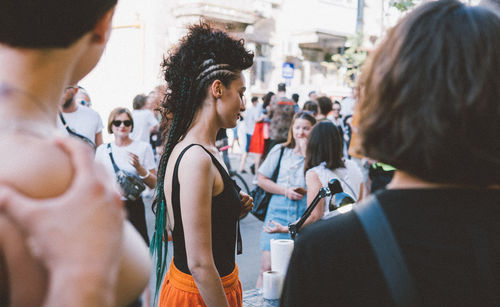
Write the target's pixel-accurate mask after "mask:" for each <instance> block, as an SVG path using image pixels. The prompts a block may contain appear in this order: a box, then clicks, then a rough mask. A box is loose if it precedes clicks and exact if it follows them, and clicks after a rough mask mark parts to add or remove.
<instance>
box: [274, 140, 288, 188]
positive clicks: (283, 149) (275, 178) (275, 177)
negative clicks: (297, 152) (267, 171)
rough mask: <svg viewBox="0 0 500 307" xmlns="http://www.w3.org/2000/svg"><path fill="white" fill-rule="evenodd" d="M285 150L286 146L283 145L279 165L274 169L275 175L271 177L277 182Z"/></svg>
mask: <svg viewBox="0 0 500 307" xmlns="http://www.w3.org/2000/svg"><path fill="white" fill-rule="evenodd" d="M283 152H285V147H283V146H282V147H281V152H280V158H279V159H278V165H277V166H276V168H275V169H274V172H273V176H272V177H271V180H272V181H274V182H276V181H277V180H278V175H279V173H280V166H281V158H282V157H283Z"/></svg>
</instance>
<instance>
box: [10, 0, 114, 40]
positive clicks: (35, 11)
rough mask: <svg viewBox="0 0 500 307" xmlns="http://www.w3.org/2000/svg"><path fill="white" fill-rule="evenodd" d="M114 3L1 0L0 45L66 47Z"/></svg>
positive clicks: (110, 1)
mask: <svg viewBox="0 0 500 307" xmlns="http://www.w3.org/2000/svg"><path fill="white" fill-rule="evenodd" d="M116 3H117V0H87V1H71V2H68V1H64V0H46V1H30V0H16V5H12V4H11V1H2V3H1V4H0V28H1V29H2V31H0V42H1V43H4V44H7V45H9V46H12V47H20V48H60V47H69V46H70V45H71V44H73V43H74V42H76V41H77V40H78V39H79V38H80V37H81V36H83V35H84V34H85V33H87V32H88V31H90V30H91V29H92V28H93V27H94V26H95V24H96V23H97V21H98V20H99V19H100V18H101V17H102V16H103V15H104V14H105V13H106V12H108V11H109V10H110V9H111V8H112V7H114V6H115V4H116Z"/></svg>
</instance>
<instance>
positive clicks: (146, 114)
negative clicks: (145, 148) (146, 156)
mask: <svg viewBox="0 0 500 307" xmlns="http://www.w3.org/2000/svg"><path fill="white" fill-rule="evenodd" d="M132 118H133V119H134V130H133V131H132V132H131V133H130V137H131V138H132V139H134V140H138V141H143V142H147V143H149V134H150V133H149V131H150V129H151V128H153V127H154V126H156V125H158V120H157V119H156V117H155V115H154V113H153V112H151V110H147V109H145V110H133V111H132Z"/></svg>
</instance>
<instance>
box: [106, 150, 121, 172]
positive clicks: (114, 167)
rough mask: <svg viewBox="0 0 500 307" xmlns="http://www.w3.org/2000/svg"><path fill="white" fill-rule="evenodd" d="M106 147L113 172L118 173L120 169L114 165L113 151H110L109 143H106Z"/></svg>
mask: <svg viewBox="0 0 500 307" xmlns="http://www.w3.org/2000/svg"><path fill="white" fill-rule="evenodd" d="M107 148H108V154H109V158H110V159H111V164H113V169H114V170H115V173H118V172H119V171H120V168H119V167H118V165H116V163H115V159H113V153H112V152H111V143H108V146H107Z"/></svg>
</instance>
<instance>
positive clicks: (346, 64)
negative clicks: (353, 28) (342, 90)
mask: <svg viewBox="0 0 500 307" xmlns="http://www.w3.org/2000/svg"><path fill="white" fill-rule="evenodd" d="M362 41H363V37H362V36H361V35H358V36H354V37H351V38H349V39H348V40H347V42H346V44H345V46H349V47H347V48H346V49H344V52H343V53H338V54H334V55H333V56H332V61H333V63H334V64H335V66H336V68H337V70H339V71H341V72H345V74H344V81H345V83H346V84H347V85H348V86H350V87H355V86H356V83H357V81H358V77H359V74H360V72H361V67H362V66H363V64H364V62H365V60H366V56H367V52H366V51H365V50H363V49H362V48H361V46H362Z"/></svg>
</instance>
